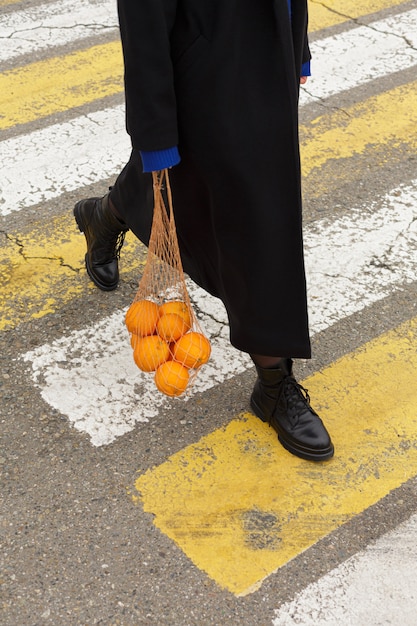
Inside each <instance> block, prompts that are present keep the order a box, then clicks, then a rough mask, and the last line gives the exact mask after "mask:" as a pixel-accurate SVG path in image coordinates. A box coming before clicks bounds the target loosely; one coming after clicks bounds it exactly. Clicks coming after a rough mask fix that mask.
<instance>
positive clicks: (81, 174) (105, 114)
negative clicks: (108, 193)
mask: <svg viewBox="0 0 417 626" xmlns="http://www.w3.org/2000/svg"><path fill="white" fill-rule="evenodd" d="M0 145H1V154H2V159H1V162H2V165H1V172H2V176H1V183H0V185H1V188H0V214H1V215H8V214H9V213H12V212H13V211H18V210H21V209H24V208H27V207H29V206H31V205H34V204H37V203H38V202H46V201H48V200H52V199H53V198H56V197H58V196H59V195H60V194H62V193H64V192H66V191H72V190H74V189H78V188H81V187H83V186H85V185H89V184H91V183H94V182H97V181H99V180H103V179H105V178H108V177H110V176H112V175H115V174H118V173H119V171H120V170H121V168H122V167H123V166H124V165H125V163H126V161H127V160H128V158H129V154H130V138H129V136H128V135H127V133H126V131H125V116H124V106H117V107H112V108H109V109H104V110H102V111H96V112H94V113H91V114H89V115H84V116H82V117H77V118H75V119H73V120H70V121H69V122H65V123H64V124H54V125H52V126H49V127H47V128H44V129H41V130H37V131H34V132H32V133H29V134H27V135H22V136H21V137H15V138H12V139H8V140H6V141H3V142H2V143H1V144H0Z"/></svg>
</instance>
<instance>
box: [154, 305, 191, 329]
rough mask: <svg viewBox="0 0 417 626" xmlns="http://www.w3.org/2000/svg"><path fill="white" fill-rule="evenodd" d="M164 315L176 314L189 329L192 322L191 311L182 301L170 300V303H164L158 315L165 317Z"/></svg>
mask: <svg viewBox="0 0 417 626" xmlns="http://www.w3.org/2000/svg"><path fill="white" fill-rule="evenodd" d="M166 313H176V314H177V315H181V317H183V318H184V320H185V322H186V324H187V326H188V327H189V328H191V326H192V323H193V320H192V315H191V311H190V309H189V308H188V306H187V305H186V304H185V302H182V300H171V301H170V302H164V304H161V306H160V307H159V315H166Z"/></svg>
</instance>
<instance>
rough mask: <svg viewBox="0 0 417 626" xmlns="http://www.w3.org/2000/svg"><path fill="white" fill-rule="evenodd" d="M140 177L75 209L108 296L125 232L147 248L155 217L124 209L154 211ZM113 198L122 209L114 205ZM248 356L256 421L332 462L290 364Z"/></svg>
mask: <svg viewBox="0 0 417 626" xmlns="http://www.w3.org/2000/svg"><path fill="white" fill-rule="evenodd" d="M135 165H136V164H135ZM137 171H138V169H137V168H133V167H128V166H126V168H125V170H124V171H123V172H122V174H121V175H120V176H119V179H118V181H116V188H115V190H114V191H113V189H112V190H111V192H110V193H109V194H107V195H106V196H104V198H89V199H86V200H81V201H80V202H77V204H76V205H75V207H74V216H75V219H76V222H77V225H78V227H79V229H80V231H81V232H83V233H84V234H85V237H86V243H87V253H86V256H85V262H86V268H87V272H88V275H89V277H90V278H91V280H92V281H93V282H94V283H95V285H97V287H99V288H100V289H102V290H105V291H109V290H112V289H115V288H116V287H117V284H118V280H119V271H118V259H119V253H120V249H121V246H122V245H123V238H124V234H125V232H126V230H128V229H129V228H132V230H133V232H135V234H136V235H137V236H138V237H139V238H140V239H141V240H142V241H143V242H144V243H145V244H146V243H147V235H148V233H149V231H150V219H149V215H151V213H152V212H151V211H149V210H147V211H143V215H144V216H143V218H142V217H140V223H139V224H138V223H137V221H136V220H137V219H139V218H138V211H136V212H135V215H136V217H135V223H134V224H133V225H132V224H131V220H130V214H129V211H128V210H127V209H126V206H128V205H131V206H132V205H133V204H134V206H135V207H137V206H140V207H142V206H145V205H147V206H148V205H149V203H150V204H151V205H152V185H147V184H145V185H141V186H140V192H139V191H137V190H136V191H135V192H134V191H133V190H134V187H135V184H134V182H133V183H132V184H129V178H130V177H135V176H136V173H135V172H137ZM138 189H139V187H138ZM112 195H114V197H115V199H116V202H118V203H119V204H120V206H116V204H115V202H113V201H112ZM125 205H126V206H125ZM148 209H149V206H148ZM197 282H198V281H197ZM203 286H204V287H206V285H203ZM209 291H210V290H209ZM303 343H304V344H305V340H303ZM239 349H240V348H239ZM304 349H306V348H304ZM247 352H249V353H250V355H251V358H252V360H253V361H254V363H255V366H256V371H257V375H258V377H257V380H256V383H255V386H254V389H253V392H252V395H251V398H250V405H251V408H252V410H253V412H254V413H255V415H256V416H257V417H259V418H260V419H261V420H262V421H264V422H268V423H269V424H270V425H271V426H272V427H273V428H274V429H275V430H276V432H277V434H278V439H279V441H280V442H281V444H282V445H283V446H284V448H286V449H287V450H288V451H289V452H290V453H292V454H294V455H295V456H298V457H300V458H303V459H307V460H311V461H324V460H327V459H330V458H331V457H332V456H333V454H334V448H333V444H332V442H331V439H330V436H329V434H328V432H327V430H326V428H325V426H324V424H323V422H322V420H321V419H320V417H319V416H318V415H317V413H316V412H315V411H314V410H313V408H312V407H311V405H310V398H309V396H308V393H307V390H305V389H304V388H303V387H302V386H301V385H300V384H299V383H298V382H297V381H296V379H295V378H294V375H293V369H292V364H293V361H292V358H289V357H288V358H283V357H278V356H277V357H273V356H270V355H269V356H268V355H262V354H255V353H253V351H250V350H247ZM292 356H294V355H292ZM297 356H300V354H297ZM305 356H306V357H307V354H306V355H305Z"/></svg>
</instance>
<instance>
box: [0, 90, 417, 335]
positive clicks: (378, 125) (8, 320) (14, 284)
mask: <svg viewBox="0 0 417 626" xmlns="http://www.w3.org/2000/svg"><path fill="white" fill-rule="evenodd" d="M112 114H114V117H113V118H112ZM387 115H388V116H390V117H391V123H390V124H389V125H387V124H386V123H385V121H386V117H387ZM123 119H124V117H123V108H122V107H121V106H120V107H116V108H112V109H110V110H104V111H100V112H95V113H92V114H90V115H88V116H85V117H83V118H79V119H77V120H72V121H71V122H68V123H66V124H64V125H56V126H52V127H49V128H47V129H42V130H40V131H34V132H33V133H31V134H29V135H26V136H25V137H22V138H12V139H10V140H7V141H5V142H3V148H4V149H5V155H6V156H9V157H10V158H9V159H7V160H6V165H5V167H4V169H3V181H2V182H3V184H4V187H3V192H2V196H0V198H1V200H2V204H0V207H2V209H1V210H2V212H3V214H7V212H9V211H11V210H12V209H17V208H19V207H20V208H24V207H27V206H28V205H29V206H30V204H32V203H33V204H36V203H37V202H41V201H47V200H50V199H52V198H55V197H56V196H57V194H59V193H62V192H64V191H69V190H72V189H75V188H78V187H79V186H81V185H86V184H89V183H92V182H94V176H98V177H101V178H104V177H105V176H111V174H112V172H113V171H114V170H113V168H114V166H115V162H116V161H117V160H118V161H119V168H121V167H122V165H123V163H124V160H125V155H126V154H127V153H128V151H129V148H128V143H127V141H128V140H127V138H126V135H125V133H124V132H121V131H120V126H121V124H122V120H123ZM104 127H105V128H106V129H107V131H108V129H109V128H110V129H111V128H113V129H114V132H106V133H103V131H102V129H103V128H104ZM63 129H65V132H63ZM416 129H417V89H416V83H411V84H409V85H404V86H401V87H397V88H395V89H393V90H391V91H388V92H386V93H383V94H380V95H378V96H374V97H371V98H370V99H369V100H368V101H366V102H362V103H360V104H358V105H354V106H352V107H350V108H349V109H346V110H345V111H343V112H340V111H336V112H335V113H333V114H329V115H327V116H322V117H319V118H317V119H315V120H313V122H311V123H310V124H306V125H303V126H302V127H301V137H302V150H301V152H302V161H303V169H304V173H305V185H306V186H307V185H308V184H309V176H312V177H314V179H315V180H317V182H316V184H315V193H320V191H324V190H326V189H328V188H329V187H328V186H329V178H328V177H327V176H326V175H324V174H323V172H322V171H321V170H320V168H324V167H327V165H328V164H329V163H332V161H333V160H334V159H349V158H351V157H352V156H356V155H360V154H365V155H366V158H367V159H369V158H370V155H372V153H375V154H376V158H377V159H378V160H379V161H380V162H381V163H382V162H384V161H385V160H386V159H387V158H390V159H394V158H396V155H397V153H398V155H399V156H401V155H402V152H403V151H404V150H408V151H409V152H410V153H414V152H415V149H416V144H417V133H416ZM106 137H110V138H111V142H112V145H111V149H109V148H108V145H107V143H106V142H107V141H109V140H108V139H106ZM62 152H63V153H64V154H65V153H66V154H67V155H69V156H70V162H71V167H70V168H68V161H62V160H61V159H60V158H59V156H60V154H61V153H62ZM16 155H18V156H17V157H16ZM17 159H18V160H19V162H20V165H21V166H20V167H16V160H17ZM87 163H88V164H89V167H87V166H86V164H87ZM22 172H27V176H25V177H23V178H22ZM340 175H341V176H344V177H345V178H346V176H347V173H346V172H345V171H344V170H342V168H340ZM352 175H353V176H355V178H356V177H359V176H360V173H358V172H357V171H356V170H355V171H354V172H353V174H352ZM39 181H44V183H43V186H42V183H39ZM332 184H334V183H332ZM410 193H411V192H410ZM69 209H70V207H69ZM69 212H70V211H69ZM54 227H55V232H56V233H65V235H64V237H62V238H61V242H65V244H63V243H60V239H59V237H58V236H57V235H55V243H54V244H53V246H52V247H53V250H54V253H53V256H54V257H58V258H64V259H65V258H68V254H69V250H72V255H71V260H70V261H69V262H68V263H67V264H68V265H71V266H72V267H74V268H77V269H78V270H79V269H80V268H81V266H82V262H83V261H82V260H83V256H84V252H83V251H82V246H83V240H82V239H81V238H80V237H79V234H78V231H77V229H76V228H75V226H74V223H73V221H72V218H65V219H64V218H59V219H57V220H56V222H55V223H54ZM11 236H12V237H13V235H9V237H11ZM352 236H353V235H352ZM14 239H15V240H17V241H21V240H23V241H25V242H27V243H28V244H29V247H34V248H35V249H37V250H38V252H37V253H35V251H34V250H32V253H31V254H27V255H26V257H29V256H32V257H33V258H34V259H36V258H37V257H40V256H41V253H40V250H42V249H44V250H50V249H51V239H50V238H49V239H48V237H45V234H44V233H42V229H36V230H35V232H33V233H29V234H28V235H22V234H19V233H15V235H14ZM29 247H28V249H29ZM8 249H9V250H11V251H12V254H11V255H10V256H9V252H7V253H5V252H6V251H4V253H3V275H4V277H5V279H6V280H5V281H3V283H2V285H1V286H0V295H1V296H2V298H3V301H4V308H3V321H2V322H1V327H11V326H12V325H16V323H19V322H20V321H22V319H27V318H28V316H30V315H31V312H32V310H37V312H38V313H37V314H39V312H42V311H44V314H45V313H47V312H49V311H51V310H56V308H58V307H59V306H60V303H62V302H63V301H64V302H65V301H68V296H69V294H70V293H71V292H72V291H73V290H74V291H73V293H79V289H80V285H78V286H77V287H75V286H74V285H72V286H71V287H68V288H67V291H65V290H64V292H65V293H66V296H65V298H64V300H62V299H61V298H60V297H58V298H56V300H55V303H53V302H50V303H49V304H48V306H47V307H46V308H44V307H42V305H40V302H41V301H42V300H43V299H45V297H46V298H47V299H48V298H49V293H50V290H49V288H48V287H47V284H46V283H45V281H44V280H43V279H42V277H43V276H44V275H45V269H44V267H45V264H47V262H46V260H45V262H44V265H43V266H40V265H39V264H38V263H37V262H36V261H34V262H33V265H32V267H30V265H28V264H27V261H26V258H25V256H24V255H22V254H21V249H18V248H16V246H15V245H13V244H12V243H11V239H10V238H9V241H8ZM131 258H132V257H130V258H129V257H128V256H127V257H126V261H123V267H124V270H125V271H132V270H134V268H135V267H137V266H133V267H132V266H130V265H129V262H130V259H131ZM77 259H78V261H77ZM54 266H56V264H55V263H54ZM56 269H57V273H56V274H55V276H56V279H55V284H57V283H58V282H59V280H60V277H61V276H62V275H63V273H64V275H65V276H67V277H68V276H69V273H68V271H67V269H65V268H64V269H63V270H62V269H60V268H56ZM62 272H63V273H62ZM25 273H26V278H27V274H28V273H29V274H30V275H31V276H32V279H34V278H35V277H37V278H38V280H36V281H35V280H31V281H24V280H23V279H24V278H25ZM19 275H20V277H21V279H22V280H20V281H16V277H17V276H19ZM35 284H36V289H35V287H34V285H35ZM22 288H23V289H27V290H28V291H29V294H28V295H29V296H30V297H29V301H31V302H32V304H31V306H30V307H29V308H28V309H26V308H25V309H24V311H22V313H19V312H18V310H17V309H16V304H17V303H18V301H19V298H20V297H21V296H22ZM13 309H15V316H14V317H13V315H12V313H11V311H12V310H13ZM22 316H23V317H22Z"/></svg>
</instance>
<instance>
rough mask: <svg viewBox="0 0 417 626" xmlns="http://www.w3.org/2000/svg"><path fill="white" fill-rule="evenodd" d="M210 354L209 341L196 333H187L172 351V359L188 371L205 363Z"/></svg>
mask: <svg viewBox="0 0 417 626" xmlns="http://www.w3.org/2000/svg"><path fill="white" fill-rule="evenodd" d="M210 353H211V346H210V342H209V340H208V339H207V338H206V337H204V335H202V334H201V333H197V332H191V333H187V334H186V335H183V336H182V337H180V339H178V341H177V342H176V343H175V346H174V349H173V357H174V359H175V360H176V361H178V362H179V363H182V365H184V366H185V367H188V368H190V369H194V368H196V367H200V365H204V363H207V361H208V360H209V358H210Z"/></svg>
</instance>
